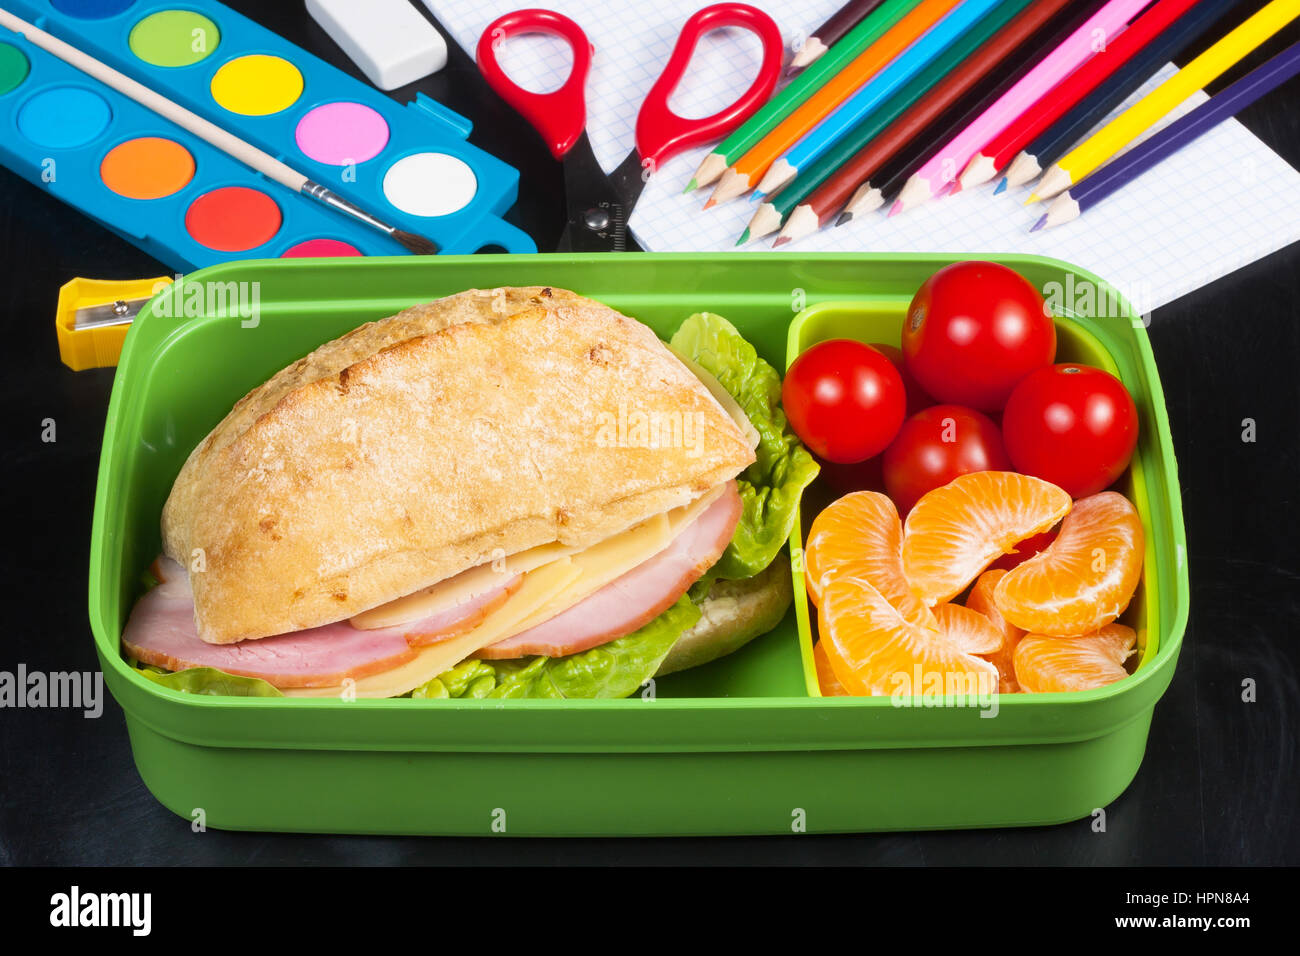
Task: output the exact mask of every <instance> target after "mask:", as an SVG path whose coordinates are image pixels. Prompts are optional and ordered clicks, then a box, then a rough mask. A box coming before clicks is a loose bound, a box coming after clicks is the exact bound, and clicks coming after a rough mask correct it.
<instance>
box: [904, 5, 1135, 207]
mask: <svg viewBox="0 0 1300 956" xmlns="http://www.w3.org/2000/svg"><path fill="white" fill-rule="evenodd" d="M1148 2H1149V0H1110V2H1109V3H1107V4H1106V5H1105V6H1103V7H1102V8H1101V9H1100V10H1098V11H1097V12H1096V13H1094V14H1093V15H1092V16H1091V17H1089V18H1088V21H1087V22H1086V23H1084V24H1083V25H1082V26H1081V27H1079V29H1078V30H1076V31H1075V32H1074V33H1072V34H1070V36H1069V37H1067V38H1066V39H1065V41H1064V42H1063V43H1061V44H1059V45H1058V46H1057V47H1056V48H1055V49H1053V50H1051V51H1050V52H1048V53H1047V55H1046V56H1045V57H1043V59H1042V60H1040V61H1039V62H1038V64H1037V65H1036V66H1035V67H1034V68H1033V69H1032V70H1030V71H1029V72H1028V73H1026V74H1025V76H1024V77H1023V78H1022V79H1021V80H1020V82H1019V83H1017V84H1016V85H1015V86H1013V87H1012V88H1011V89H1009V90H1007V92H1006V93H1005V94H1004V95H1003V96H1002V98H1001V99H999V100H998V101H997V102H996V103H994V104H993V105H992V106H990V107H989V108H988V109H987V110H986V111H985V112H984V113H983V114H981V115H980V116H979V117H978V118H977V119H976V120H975V121H974V122H972V123H971V124H970V125H969V126H967V127H966V128H964V129H963V130H962V131H961V132H959V133H958V134H957V135H956V136H954V137H953V138H952V139H951V140H949V141H948V142H947V143H945V144H944V145H943V146H942V147H941V148H940V149H939V151H938V152H937V153H935V154H934V156H933V157H931V159H930V161H929V162H927V163H926V164H925V165H924V166H922V167H921V168H920V169H919V170H918V171H917V173H916V175H915V176H913V177H912V181H911V182H909V183H908V184H907V187H906V188H905V189H904V190H903V192H902V194H901V195H900V196H899V197H898V199H897V201H896V202H895V203H894V207H893V209H891V210H890V213H889V214H890V215H891V216H893V215H897V214H898V213H900V212H902V211H903V210H905V209H911V208H913V207H915V206H919V205H920V204H921V203H924V202H928V201H929V200H930V199H933V198H934V197H935V196H936V195H938V194H939V192H940V191H941V190H943V189H946V188H947V187H948V186H950V185H951V184H952V183H954V182H955V181H956V179H957V173H958V172H960V171H961V170H962V169H963V168H965V166H966V163H967V162H969V161H970V158H971V157H972V156H973V155H975V150H977V149H979V148H980V146H982V145H983V144H984V143H987V142H988V141H989V140H990V139H992V138H993V137H994V136H996V135H997V134H998V133H1000V132H1001V131H1002V130H1003V129H1005V128H1006V127H1007V126H1008V125H1010V123H1011V122H1012V120H1014V119H1015V118H1016V117H1017V116H1019V115H1020V114H1021V113H1023V112H1024V111H1025V110H1027V109H1029V108H1030V107H1031V106H1033V104H1034V103H1035V101H1037V100H1038V99H1039V98H1040V97H1041V96H1042V95H1043V94H1044V93H1046V92H1047V91H1048V90H1050V89H1051V88H1052V87H1054V86H1055V85H1056V84H1057V83H1060V82H1061V81H1062V80H1063V79H1065V78H1066V77H1067V76H1069V75H1070V74H1071V73H1072V72H1074V70H1075V69H1077V68H1078V67H1079V65H1080V64H1082V63H1083V62H1084V61H1085V60H1087V59H1088V58H1089V57H1090V56H1092V54H1093V46H1094V44H1095V43H1096V42H1097V38H1098V36H1101V37H1114V36H1117V35H1118V34H1119V32H1120V31H1121V30H1123V29H1124V27H1125V26H1127V25H1128V21H1129V19H1130V18H1131V17H1133V16H1134V15H1135V14H1136V13H1137V12H1138V11H1139V10H1141V9H1142V8H1143V7H1145V6H1146V5H1147V3H1148Z"/></svg>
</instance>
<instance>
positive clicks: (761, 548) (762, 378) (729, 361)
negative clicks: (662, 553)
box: [669, 312, 818, 591]
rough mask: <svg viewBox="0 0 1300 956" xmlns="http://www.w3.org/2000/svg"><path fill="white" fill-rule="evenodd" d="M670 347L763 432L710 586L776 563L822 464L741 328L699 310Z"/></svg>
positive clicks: (702, 583) (742, 482) (707, 578)
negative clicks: (739, 511) (740, 509)
mask: <svg viewBox="0 0 1300 956" xmlns="http://www.w3.org/2000/svg"><path fill="white" fill-rule="evenodd" d="M669 344H670V345H671V346H672V347H673V349H674V350H675V351H677V352H680V353H681V354H683V355H686V356H688V357H689V358H690V359H692V360H693V361H694V362H695V363H696V364H698V365H699V366H701V367H702V368H703V369H704V370H705V371H707V372H709V373H710V374H711V375H712V376H713V377H714V378H716V379H717V380H718V382H719V383H720V384H721V385H722V387H723V388H725V389H726V390H727V391H728V392H729V393H730V394H731V396H732V397H733V398H734V399H735V400H736V401H737V402H738V403H739V404H740V407H741V408H743V409H744V410H745V414H746V415H747V416H748V417H749V421H750V423H751V424H752V425H753V426H754V428H755V430H756V431H757V432H758V434H759V442H758V448H757V449H756V450H755V453H754V454H755V458H756V459H757V460H756V461H755V462H754V464H752V465H750V466H749V467H748V468H747V469H745V471H744V473H743V474H741V476H740V478H739V480H738V485H739V487H740V497H741V500H742V501H743V502H744V512H743V513H742V514H741V517H740V524H739V525H738V526H737V527H736V534H735V536H734V537H733V538H732V539H731V544H730V545H729V546H728V547H727V550H726V552H725V553H724V554H723V555H722V558H721V559H720V560H719V561H718V562H717V563H716V564H715V565H714V566H713V568H712V569H711V570H710V572H709V573H708V574H707V575H706V576H705V578H704V579H703V580H702V581H700V582H699V583H698V584H697V585H696V589H699V588H701V586H703V588H704V590H705V591H707V585H708V584H709V583H711V582H712V581H713V579H715V578H725V579H728V580H733V581H734V580H740V579H742V578H747V577H751V576H753V575H755V574H757V573H758V572H760V571H762V570H763V569H764V568H766V567H767V566H768V565H769V564H771V563H772V560H773V559H774V558H775V557H776V555H777V552H778V551H780V550H781V546H782V545H783V544H785V542H786V539H787V538H789V537H790V530H791V529H792V528H793V527H794V518H795V512H796V511H797V510H798V508H799V497H800V495H802V494H803V490H804V489H805V488H807V487H808V485H809V484H811V482H812V480H813V479H814V478H816V477H817V472H818V465H817V462H816V460H815V459H814V458H813V456H812V455H811V454H809V452H808V450H807V449H806V448H804V447H803V445H802V444H800V443H799V439H798V438H797V437H796V436H795V434H794V432H793V431H792V430H791V429H790V426H789V424H788V423H787V422H786V418H785V413H784V412H783V411H782V410H781V404H780V403H781V376H780V375H778V374H777V371H776V369H774V368H772V366H771V365H768V364H767V362H765V361H763V359H761V358H760V357H759V355H758V352H757V351H756V350H755V348H754V346H752V345H750V344H749V342H747V341H746V340H745V338H744V337H743V336H742V335H741V334H740V333H739V332H738V331H736V327H735V326H733V325H732V324H731V323H730V322H728V321H727V320H726V319H724V318H723V317H722V316H720V315H714V314H713V313H712V312H699V313H696V314H695V315H692V316H691V317H690V318H689V319H687V320H686V321H685V322H683V323H682V326H681V328H679V329H678V330H677V332H676V334H675V335H673V337H672V339H671V340H670V343H669Z"/></svg>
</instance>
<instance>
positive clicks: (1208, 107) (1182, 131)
mask: <svg viewBox="0 0 1300 956" xmlns="http://www.w3.org/2000/svg"><path fill="white" fill-rule="evenodd" d="M1297 73H1300V43H1293V44H1291V46H1289V47H1287V48H1286V49H1285V50H1283V51H1282V52H1281V53H1279V54H1278V55H1277V56H1275V57H1273V58H1272V59H1271V60H1269V61H1268V62H1267V63H1265V64H1264V65H1263V66H1261V67H1259V68H1257V69H1255V70H1252V71H1251V72H1250V73H1247V74H1246V75H1245V76H1243V77H1242V78H1241V79H1239V80H1238V81H1237V82H1236V83H1233V84H1232V85H1231V86H1229V87H1228V88H1227V89H1226V90H1224V91H1223V92H1221V93H1219V94H1218V95H1216V96H1212V97H1211V98H1210V99H1208V100H1206V101H1205V102H1204V103H1202V104H1201V105H1200V106H1198V107H1197V108H1196V109H1194V110H1192V111H1191V112H1190V113H1188V114H1187V115H1186V116H1183V117H1181V118H1179V119H1177V120H1175V121H1174V122H1172V123H1170V124H1169V125H1168V126H1166V127H1165V128H1164V129H1162V130H1161V131H1160V132H1159V133H1156V134H1155V135H1154V136H1152V137H1151V138H1150V139H1148V140H1147V141H1146V142H1144V143H1142V144H1141V145H1139V146H1136V147H1134V148H1133V149H1131V150H1129V152H1127V153H1125V154H1124V155H1123V156H1120V157H1118V158H1117V159H1115V160H1114V161H1113V162H1111V163H1109V164H1107V165H1105V166H1103V167H1102V168H1101V169H1099V170H1097V171H1096V172H1095V173H1093V174H1092V175H1091V176H1088V177H1087V178H1086V179H1084V180H1083V182H1081V183H1079V184H1078V185H1076V186H1073V187H1071V188H1070V189H1068V190H1066V191H1065V192H1063V193H1061V195H1059V196H1057V197H1056V199H1055V200H1053V202H1052V205H1051V206H1049V207H1048V210H1047V214H1046V215H1045V216H1043V217H1042V218H1041V219H1039V220H1038V222H1037V223H1035V224H1034V228H1033V230H1032V231H1034V232H1037V231H1038V230H1039V229H1042V228H1044V227H1048V228H1050V227H1052V226H1059V225H1062V224H1064V223H1067V222H1070V221H1072V220H1074V219H1078V218H1079V216H1081V215H1083V213H1085V212H1087V211H1088V210H1089V209H1090V208H1092V207H1093V206H1095V205H1097V203H1099V202H1101V201H1102V200H1103V199H1106V198H1107V197H1108V196H1111V195H1112V194H1114V193H1115V192H1118V191H1119V190H1120V189H1123V188H1124V187H1125V186H1127V185H1128V184H1129V183H1131V182H1132V181H1133V180H1134V179H1136V178H1137V177H1139V176H1141V175H1142V174H1143V173H1145V172H1146V171H1148V170H1149V169H1151V168H1152V167H1154V166H1157V165H1159V164H1160V163H1162V162H1164V161H1165V160H1166V159H1168V158H1169V157H1170V156H1172V155H1173V154H1174V153H1176V152H1178V151H1179V150H1180V149H1182V148H1183V147H1184V146H1186V145H1187V144H1188V143H1190V142H1192V141H1193V140H1195V139H1196V138H1198V137H1200V136H1203V135H1204V134H1205V133H1208V132H1209V131H1210V130H1212V129H1214V127H1216V126H1218V125H1219V124H1220V123H1222V122H1223V121H1224V120H1226V119H1228V118H1229V117H1231V116H1235V115H1237V113H1239V112H1240V111H1241V110H1243V109H1245V108H1246V107H1247V106H1249V105H1250V104H1251V103H1253V102H1255V101H1256V100H1257V99H1259V98H1260V97H1261V96H1264V95H1265V94H1266V93H1270V92H1272V91H1273V90H1275V89H1277V88H1278V87H1279V86H1281V85H1282V84H1283V83H1285V82H1286V81H1287V80H1289V79H1291V78H1292V77H1293V76H1295V75H1296V74H1297Z"/></svg>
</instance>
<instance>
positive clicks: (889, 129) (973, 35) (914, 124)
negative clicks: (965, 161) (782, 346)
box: [736, 0, 1069, 245]
mask: <svg viewBox="0 0 1300 956" xmlns="http://www.w3.org/2000/svg"><path fill="white" fill-rule="evenodd" d="M1067 2H1069V0H1052V2H1050V3H1046V4H1039V6H1042V7H1044V8H1047V7H1054V8H1056V9H1059V8H1060V7H1062V6H1064V5H1065V4H1066V3H1067ZM1030 4H1031V0H1003V2H1002V3H1001V5H1000V6H999V7H998V8H997V9H996V10H994V11H993V12H992V13H990V14H989V15H988V16H987V17H985V18H984V19H982V20H981V21H980V22H979V23H978V24H977V25H976V26H975V28H973V29H971V30H968V31H966V33H964V34H963V35H962V36H961V38H960V39H959V40H958V41H957V42H956V43H954V44H953V45H952V47H951V48H949V50H948V51H947V53H946V55H945V56H943V57H942V58H941V59H937V60H933V61H931V63H930V65H929V66H927V67H926V68H925V69H924V70H922V71H921V72H920V73H918V74H917V75H916V76H914V77H913V78H912V79H911V80H910V81H909V82H908V84H907V85H906V86H905V87H903V89H901V90H899V91H898V92H897V93H896V94H894V95H893V96H892V97H890V98H889V100H888V101H887V102H886V103H885V104H884V105H883V106H881V108H880V109H878V110H876V111H875V112H873V113H872V114H871V115H870V116H868V117H867V118H866V119H864V120H863V121H862V122H860V123H859V124H858V125H857V126H856V127H854V128H853V130H852V131H851V132H850V133H849V135H847V136H845V137H843V138H842V139H841V140H840V141H839V142H837V143H836V144H835V145H834V146H832V147H831V148H830V149H829V150H827V151H826V154H825V155H823V156H822V157H821V158H819V159H818V160H817V161H816V162H814V163H811V164H809V165H808V166H807V167H806V168H804V169H801V170H800V172H799V176H798V178H797V179H795V181H794V182H793V183H792V184H791V185H790V186H788V187H787V188H786V189H784V190H782V191H781V193H780V194H779V196H777V197H776V198H775V200H769V201H766V202H763V203H762V204H760V205H759V207H758V209H757V210H756V211H755V213H754V218H753V220H751V222H750V225H749V228H748V229H747V230H746V231H745V232H744V233H743V234H742V235H741V238H740V240H739V241H738V242H737V243H736V244H737V245H743V244H744V243H745V242H747V241H749V240H750V239H758V238H761V237H762V236H765V235H767V234H768V233H769V232H771V231H772V230H774V229H776V228H777V227H778V226H780V225H781V223H782V222H783V221H784V220H785V217H786V215H787V214H789V213H790V211H791V210H792V209H794V208H795V206H796V205H797V204H798V203H799V202H801V201H802V200H803V198H804V197H805V196H808V195H809V194H810V193H812V192H813V191H814V190H815V189H817V188H819V187H820V185H821V184H822V182H824V181H826V180H827V179H829V178H830V177H831V176H832V175H834V174H835V173H837V172H838V171H839V170H840V169H841V168H843V167H844V166H845V165H846V164H848V163H849V162H851V161H852V160H853V159H854V157H855V156H856V155H858V154H859V153H861V151H862V150H864V149H866V148H867V147H868V146H869V145H870V144H873V143H876V144H879V143H881V142H882V141H883V142H885V143H886V144H888V143H889V142H890V141H893V140H896V139H897V138H898V136H899V133H898V131H897V129H896V128H901V129H902V130H903V131H904V132H905V131H906V130H907V129H908V128H911V129H913V130H914V129H916V128H918V125H919V123H924V122H925V120H924V119H920V120H915V119H914V120H911V126H910V127H909V126H907V125H905V123H907V121H906V120H904V121H900V122H899V123H895V120H899V119H900V117H911V116H912V115H913V112H914V110H915V109H916V107H917V106H918V105H919V104H920V103H921V101H922V100H923V99H927V98H930V97H934V96H935V95H936V94H937V96H938V97H939V99H937V100H936V105H934V106H933V107H932V110H933V112H934V113H935V114H937V113H938V112H941V111H942V109H943V104H944V103H948V102H951V101H952V100H953V99H954V98H955V97H957V96H960V95H961V92H962V91H964V90H966V89H969V88H970V86H971V85H972V84H974V83H975V82H977V81H978V80H979V78H980V77H981V76H983V75H984V74H985V73H986V72H987V71H988V69H989V68H990V67H991V65H992V64H993V63H996V62H997V60H998V59H1001V57H1003V56H1005V55H1006V53H1007V52H1008V51H1009V50H1010V49H1011V47H1012V45H1013V44H1015V43H1018V42H1022V41H1023V40H1024V38H1025V36H1027V35H1028V32H1029V31H1026V30H1025V28H1024V27H1020V26H1019V23H1020V21H1019V20H1016V17H1017V15H1018V14H1020V13H1021V12H1022V11H1023V10H1024V9H1025V8H1026V7H1028V6H1030ZM1046 16H1047V15H1044V16H1043V17H1042V18H1040V19H1039V20H1038V21H1037V22H1039V23H1041V21H1042V19H1046ZM1020 19H1021V20H1023V19H1025V17H1021V18H1020ZM1013 20H1015V21H1016V22H1015V23H1011V21H1013ZM1008 23H1011V26H1010V27H1008V26H1007V24H1008ZM1004 28H1005V29H1004ZM1031 29H1032V28H1031ZM989 51H991V52H992V56H990V53H989ZM878 148H879V147H878ZM774 168H775V167H774ZM774 216H775V217H776V218H775V219H774V218H773V217H774Z"/></svg>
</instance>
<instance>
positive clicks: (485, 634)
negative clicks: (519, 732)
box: [283, 558, 579, 697]
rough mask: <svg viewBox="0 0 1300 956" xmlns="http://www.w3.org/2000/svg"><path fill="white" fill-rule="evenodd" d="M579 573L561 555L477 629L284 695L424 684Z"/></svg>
mask: <svg viewBox="0 0 1300 956" xmlns="http://www.w3.org/2000/svg"><path fill="white" fill-rule="evenodd" d="M578 574H579V571H578V569H577V568H576V567H574V565H573V563H572V561H570V560H569V559H568V558H560V559H559V560H557V561H552V562H550V563H549V564H546V565H544V566H543V567H540V568H537V569H536V570H534V571H530V572H529V573H528V574H526V575H525V576H524V581H523V583H522V584H521V585H520V586H519V590H518V591H516V592H515V593H514V594H512V595H510V597H508V598H506V600H505V602H504V603H503V604H502V605H501V607H499V608H497V609H496V610H495V611H494V612H492V613H491V614H489V615H488V616H487V617H485V618H484V619H483V620H482V621H481V622H480V623H479V625H478V626H477V627H475V628H474V629H472V630H470V631H466V632H465V633H464V634H461V635H459V636H457V637H453V638H450V639H449V640H446V641H442V642H441V643H439V644H431V645H429V646H428V647H426V648H424V649H423V650H422V651H420V653H419V654H417V655H416V656H415V657H413V658H412V659H411V660H409V661H407V662H406V663H405V664H401V665H399V666H397V667H394V668H392V669H391V670H387V671H383V672H382V673H379V674H371V675H370V676H368V677H361V678H358V679H357V680H355V681H353V682H352V683H351V684H350V685H345V684H340V685H338V686H336V687H301V688H297V687H293V688H284V689H283V692H284V695H285V696H286V697H345V696H356V697H397V696H399V695H401V694H405V693H407V692H408V691H411V690H414V689H415V688H417V687H419V686H420V685H421V684H425V683H428V682H429V681H431V680H433V678H435V677H437V676H438V675H439V674H441V673H442V672H443V671H445V670H449V669H450V668H452V667H455V666H456V665H457V664H459V663H460V662H461V661H463V660H464V659H465V658H467V657H469V656H470V655H471V654H473V653H474V652H475V651H477V650H478V649H479V648H482V647H487V645H489V644H495V643H496V642H497V641H502V640H505V639H506V638H507V637H509V636H510V635H512V634H517V633H519V631H518V627H517V625H518V623H519V622H520V621H521V620H523V619H524V618H526V617H528V615H530V614H531V613H532V612H533V611H535V610H536V609H537V608H538V607H539V606H540V605H541V604H543V603H544V602H546V601H547V600H548V599H550V598H552V597H554V596H555V595H556V594H558V593H559V592H560V591H562V590H564V588H566V587H568V586H569V584H571V583H572V582H573V580H574V579H575V578H576V577H577V576H578Z"/></svg>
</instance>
